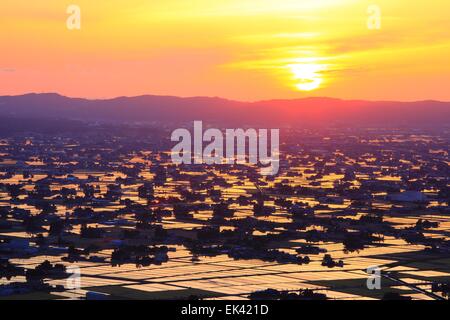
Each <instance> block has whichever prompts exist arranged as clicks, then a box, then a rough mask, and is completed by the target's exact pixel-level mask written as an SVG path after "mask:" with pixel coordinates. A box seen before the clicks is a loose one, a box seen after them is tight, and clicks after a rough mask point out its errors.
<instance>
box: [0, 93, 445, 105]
mask: <svg viewBox="0 0 450 320" xmlns="http://www.w3.org/2000/svg"><path fill="white" fill-rule="evenodd" d="M30 95H57V96H60V97H63V98H67V99H83V100H89V101H96V100H97V101H108V100H115V99H121V98H125V99H132V98H140V97H165V98H178V99H199V98H203V99H220V100H225V101H230V102H238V103H258V102H270V101H282V100H284V101H295V100H308V99H329V100H340V101H348V102H358V101H359V102H373V103H382V102H396V103H418V102H437V103H450V101H443V100H435V99H423V100H372V99H346V98H338V97H327V96H307V97H301V98H271V99H262V100H238V99H230V98H224V97H220V96H207V95H205V96H201V95H197V96H177V95H169V94H151V93H148V94H139V95H132V96H127V95H122V96H113V97H102V98H95V97H80V96H69V95H65V94H61V93H59V92H26V93H20V94H0V98H4V97H22V96H30Z"/></svg>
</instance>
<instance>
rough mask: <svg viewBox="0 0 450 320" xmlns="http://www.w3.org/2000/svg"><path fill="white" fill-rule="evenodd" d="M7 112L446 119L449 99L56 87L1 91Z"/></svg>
mask: <svg viewBox="0 0 450 320" xmlns="http://www.w3.org/2000/svg"><path fill="white" fill-rule="evenodd" d="M0 112H1V115H2V116H3V117H19V118H20V117H26V118H41V119H42V118H43V119H75V120H92V121H97V120H101V121H119V122H122V121H123V122H129V121H142V122H151V121H155V122H171V123H173V122H186V121H192V120H203V121H204V122H211V123H223V124H225V123H230V122H233V123H241V124H243V125H245V124H264V123H267V124H277V125H279V124H292V125H295V124H302V125H304V124H313V125H325V126H326V125H329V124H350V125H352V124H353V125H372V124H373V125H375V124H381V125H408V124H409V125H432V126H433V125H444V124H448V123H450V103H449V102H438V101H419V102H393V101H362V100H340V99H331V98H305V99H295V100H269V101H258V102H239V101H231V100H226V99H221V98H208V97H192V98H180V97H172V96H152V95H146V96H138V97H118V98H114V99H105V100H88V99H80V98H68V97H64V96H61V95H58V94H54V93H45V94H26V95H20V96H0Z"/></svg>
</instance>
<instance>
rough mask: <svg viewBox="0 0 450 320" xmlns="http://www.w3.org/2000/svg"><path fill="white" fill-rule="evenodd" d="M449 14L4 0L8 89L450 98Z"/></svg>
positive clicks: (183, 2) (441, 7) (354, 2)
mask: <svg viewBox="0 0 450 320" xmlns="http://www.w3.org/2000/svg"><path fill="white" fill-rule="evenodd" d="M70 4H76V5H78V6H79V7H80V9H81V30H69V29H68V28H67V27H66V20H67V18H68V17H69V14H67V13H66V9H67V7H68V6H69V5H70ZM371 4H376V5H377V6H378V7H379V8H380V9H381V28H380V29H369V28H368V19H369V14H368V7H369V5H371ZM449 13H450V1H448V0H433V1H425V0H395V1H394V0H371V1H366V0H189V1H187V0H151V1H149V0H126V1H124V0H96V1H92V0H71V2H70V1H69V2H66V1H63V0H39V1H30V0H1V2H0V15H1V17H0V43H1V51H0V56H1V59H0V95H6V94H21V93H26V92H58V93H61V94H64V95H68V96H79V97H95V98H106V97H115V96H122V95H127V96H132V95H140V94H166V95H178V96H198V95H202V96H221V97H226V98H230V99H240V100H259V99H271V98H299V97H305V96H330V97H339V98H356V99H371V100H405V101H410V100H423V99H436V100H446V101H450V90H449V84H450V59H449V57H450V16H449ZM371 21H372V20H371Z"/></svg>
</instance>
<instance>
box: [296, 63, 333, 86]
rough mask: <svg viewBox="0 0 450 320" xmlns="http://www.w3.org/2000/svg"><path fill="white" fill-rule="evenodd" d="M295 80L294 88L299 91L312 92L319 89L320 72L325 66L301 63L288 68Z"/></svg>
mask: <svg viewBox="0 0 450 320" xmlns="http://www.w3.org/2000/svg"><path fill="white" fill-rule="evenodd" d="M288 67H289V69H290V70H291V72H292V74H293V75H294V77H293V78H294V80H296V84H295V86H296V87H297V89H298V90H300V91H312V90H316V89H318V88H320V86H321V85H322V83H323V75H322V74H321V71H324V70H325V66H324V65H321V64H316V63H301V64H292V65H289V66H288Z"/></svg>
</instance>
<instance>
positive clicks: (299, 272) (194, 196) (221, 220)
mask: <svg viewBox="0 0 450 320" xmlns="http://www.w3.org/2000/svg"><path fill="white" fill-rule="evenodd" d="M8 123H9V124H8ZM11 123H12V122H10V121H5V126H6V127H7V126H8V125H9V126H14V124H11ZM185 125H186V126H191V125H192V123H186V124H185ZM17 126H19V127H20V128H18V129H17V128H16V129H15V130H12V129H11V128H12V127H11V128H10V129H11V130H8V131H7V132H6V130H4V131H2V132H1V135H0V299H88V300H89V299H96V300H97V299H104V300H107V299H155V300H159V299H169V300H170V299H182V300H188V299H189V300H203V299H204V300H207V299H208V300H209V299H251V300H261V299H263V300H326V299H333V300H353V299H384V300H392V299H395V300H398V299H404V300H411V299H414V300H416V299H417V300H445V299H448V297H449V288H450V285H449V283H450V258H449V253H450V241H449V239H450V209H449V200H450V184H449V177H450V174H449V173H450V170H449V164H450V158H449V145H450V143H449V139H450V134H449V133H450V132H449V129H448V128H444V129H439V130H436V129H433V128H431V129H418V128H398V129H392V128H386V129H382V128H374V129H371V128H370V127H366V128H357V127H351V126H345V127H344V126H341V127H336V128H327V129H323V128H322V129H319V128H316V129H314V128H311V129H300V128H295V127H286V128H283V129H281V134H280V137H281V139H280V168H279V173H278V175H276V176H262V175H261V174H260V172H259V171H260V170H259V169H260V168H259V167H258V165H254V164H234V165H226V166H224V165H221V164H214V165H206V164H191V165H187V164H182V165H177V164H174V163H172V161H171V152H170V149H171V146H172V145H173V143H171V142H170V133H171V132H172V129H173V128H169V127H167V126H157V125H152V126H142V125H141V124H139V125H138V124H136V125H134V124H122V125H118V124H106V123H83V124H79V123H76V124H74V123H72V122H67V123H65V122H59V123H58V122H57V121H55V123H54V126H52V125H49V124H48V123H42V124H41V125H36V126H33V129H29V128H28V127H27V126H26V122H23V121H20V125H17ZM80 126H81V127H80ZM371 267H376V268H379V270H380V277H381V279H380V280H381V283H382V286H381V288H380V289H375V290H370V289H369V288H367V286H366V283H367V279H368V276H369V275H368V274H367V269H368V268H371ZM74 270H75V271H74Z"/></svg>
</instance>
